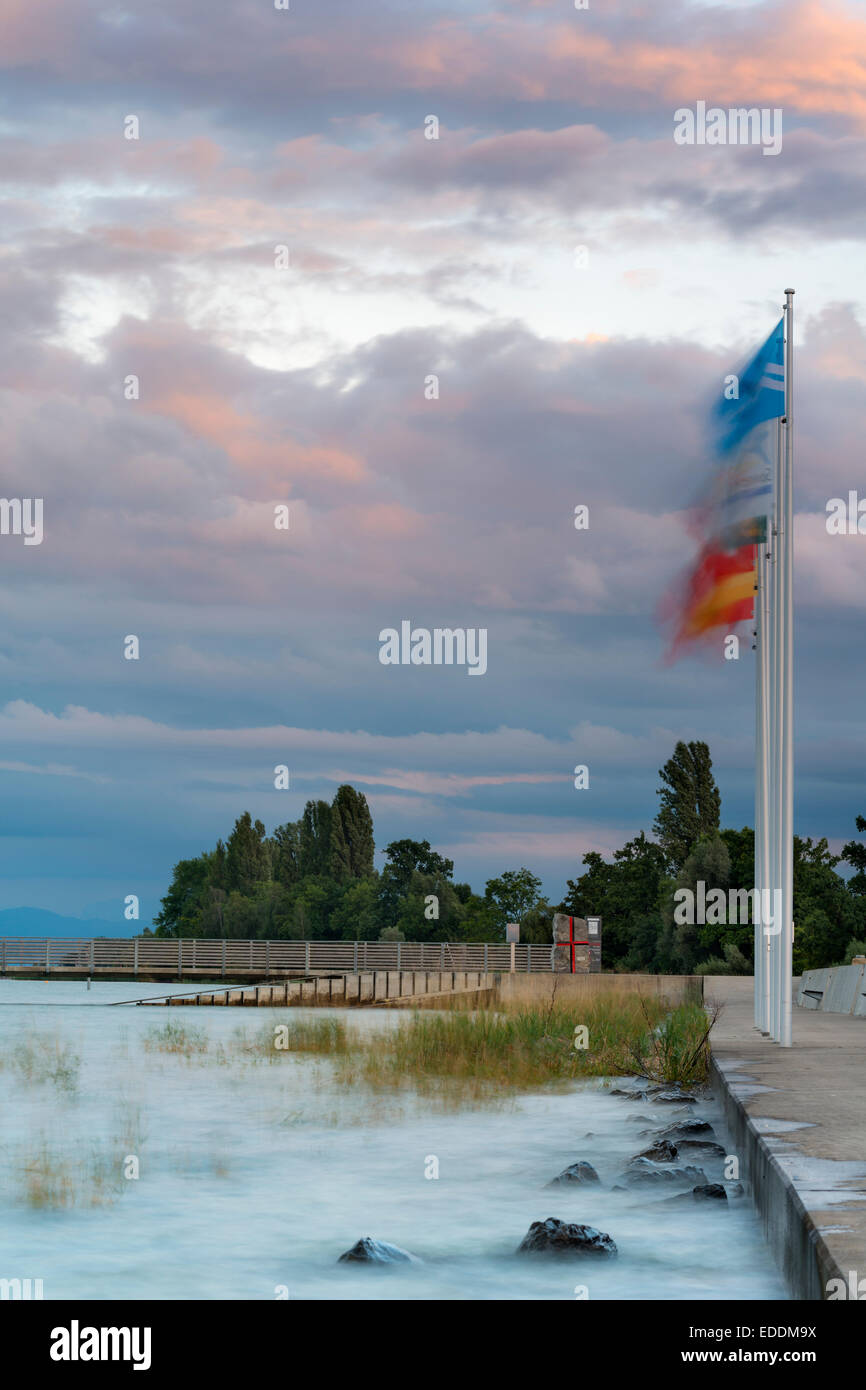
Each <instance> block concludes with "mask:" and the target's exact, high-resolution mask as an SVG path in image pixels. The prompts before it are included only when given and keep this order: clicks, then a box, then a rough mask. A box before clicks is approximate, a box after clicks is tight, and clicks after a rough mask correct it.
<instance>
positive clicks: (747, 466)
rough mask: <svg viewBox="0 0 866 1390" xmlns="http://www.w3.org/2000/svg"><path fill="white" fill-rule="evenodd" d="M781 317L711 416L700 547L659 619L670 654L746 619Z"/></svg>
mask: <svg viewBox="0 0 866 1390" xmlns="http://www.w3.org/2000/svg"><path fill="white" fill-rule="evenodd" d="M783 329H784V320H783V319H780V320H779V322H778V323H777V325H776V327H775V328H774V329H773V331H772V333H771V334H770V335H769V337H768V338H767V340H766V342H765V343H763V344H762V346H761V347H760V348H759V349H758V351H757V352H756V353H755V356H754V357H753V358H752V360H751V361H750V362H749V363H748V365H747V366H746V367H745V368H744V370H743V371H742V372H740V374H739V375H738V376H732V377H728V378H726V382H725V390H724V395H723V398H722V400H720V401H719V404H718V405H717V407H716V409H715V410H714V412H713V415H712V420H711V426H710V452H711V454H712V457H713V461H714V469H713V474H712V478H711V481H710V485H709V487H708V488H707V490H706V492H705V494H704V496H703V498H702V499H701V501H700V502H699V504H698V506H697V507H696V508H695V512H694V519H695V522H696V525H697V530H698V534H699V536H700V549H699V551H698V554H697V556H696V557H695V560H694V563H693V565H692V568H691V570H690V572H689V574H688V575H687V577H686V579H685V582H683V583H681V585H680V588H679V591H678V593H677V595H676V597H675V598H674V599H673V601H671V602H669V603H668V604H667V605H666V610H667V611H666V613H665V614H664V615H663V616H669V617H672V618H673V626H674V634H673V641H672V644H671V652H670V655H672V656H675V655H676V654H677V652H678V651H679V650H680V649H681V648H682V647H683V646H684V645H686V644H688V643H690V642H694V641H697V640H699V639H701V638H703V637H706V636H707V635H708V634H710V633H712V632H713V631H714V630H715V629H716V628H719V627H727V628H730V627H731V626H733V625H734V624H735V623H739V622H744V621H746V620H748V619H749V618H751V617H752V614H753V611H754V593H755V546H756V544H757V543H758V542H759V541H763V540H764V539H765V537H766V534H767V517H768V515H769V514H770V512H771V510H772V503H773V480H774V473H775V458H776V433H777V428H778V426H777V423H776V422H777V420H778V418H779V417H780V416H781V415H784V413H785V367H784V332H783Z"/></svg>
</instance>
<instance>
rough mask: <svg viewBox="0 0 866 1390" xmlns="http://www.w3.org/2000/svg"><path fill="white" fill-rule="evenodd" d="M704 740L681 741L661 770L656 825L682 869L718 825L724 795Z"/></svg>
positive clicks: (675, 865)
mask: <svg viewBox="0 0 866 1390" xmlns="http://www.w3.org/2000/svg"><path fill="white" fill-rule="evenodd" d="M712 768H713V763H712V759H711V757H710V750H709V748H708V746H707V745H706V744H705V743H683V742H679V743H678V744H677V746H676V748H675V749H674V753H673V757H671V758H668V760H667V762H666V763H665V765H664V767H663V768H660V769H659V777H661V779H662V784H663V785H662V786H661V787H659V789H658V795H659V797H660V798H661V807H660V809H659V813H658V815H657V816H656V819H655V822H654V824H653V829H654V831H655V832H656V835H657V836H658V838H659V842H660V844H661V846H662V849H663V850H664V851H665V854H666V855H667V857H668V859H669V861H670V863H671V865H672V866H673V868H674V869H675V870H679V869H681V868H682V866H683V865H684V864H685V862H686V859H687V858H688V856H689V853H690V851H691V850H692V848H693V846H694V845H696V844H697V842H698V840H699V839H700V838H701V837H702V836H703V835H711V834H713V833H714V832H715V831H717V830H718V828H719V816H720V812H721V804H722V802H721V797H720V795H719V789H718V787H717V786H716V783H715V779H714V777H713V772H712Z"/></svg>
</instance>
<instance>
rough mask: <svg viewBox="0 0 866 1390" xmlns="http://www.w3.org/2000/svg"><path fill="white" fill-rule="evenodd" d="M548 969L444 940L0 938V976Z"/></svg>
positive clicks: (478, 945)
mask: <svg viewBox="0 0 866 1390" xmlns="http://www.w3.org/2000/svg"><path fill="white" fill-rule="evenodd" d="M512 969H513V970H519V971H528V970H531V971H549V970H552V969H553V947H552V946H545V945H536V946H533V945H528V944H527V945H514V946H511V945H507V944H504V943H499V942H463V941H459V942H450V941H237V940H225V939H220V940H212V941H203V940H197V939H195V938H193V937H180V938H178V939H176V940H175V939H172V938H157V937H153V936H136V937H101V936H97V937H87V938H84V937H82V938H62V937H50V938H46V937H13V936H6V937H0V973H2V974H15V973H18V972H21V971H30V972H32V971H42V972H44V973H45V974H46V975H50V974H53V973H55V972H56V973H57V974H63V973H69V974H76V975H82V974H94V975H95V974H99V973H105V974H120V975H122V974H129V975H132V976H136V975H172V976H174V975H192V974H197V975H207V976H208V977H215V978H223V977H225V976H239V975H261V976H271V975H280V974H283V973H287V972H291V973H293V974H302V973H305V972H306V973H309V972H316V971H322V970H332V971H335V972H342V971H349V970H512Z"/></svg>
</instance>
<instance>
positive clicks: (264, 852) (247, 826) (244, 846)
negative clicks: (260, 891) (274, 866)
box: [225, 811, 271, 895]
mask: <svg viewBox="0 0 866 1390" xmlns="http://www.w3.org/2000/svg"><path fill="white" fill-rule="evenodd" d="M225 874H226V887H227V888H228V890H229V892H230V893H231V892H232V891H236V892H238V893H241V894H243V895H249V894H251V893H252V891H253V888H254V887H255V885H256V884H257V883H263V882H265V881H266V880H267V879H269V878H270V876H271V862H270V854H269V853H268V847H267V844H266V843H265V827H264V825H263V824H262V822H261V821H260V820H257V821H255V823H254V822H253V820H252V817H251V816H250V813H249V811H244V813H243V815H242V816H238V819H237V820H236V821H235V826H234V830H233V831H232V833H231V835H229V838H228V844H227V845H226V855H225Z"/></svg>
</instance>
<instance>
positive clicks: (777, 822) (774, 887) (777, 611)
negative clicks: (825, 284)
mask: <svg viewBox="0 0 866 1390" xmlns="http://www.w3.org/2000/svg"><path fill="white" fill-rule="evenodd" d="M781 441H782V426H781V425H780V424H777V426H776V446H777V447H776V476H775V480H774V487H773V551H772V566H773V592H772V599H771V619H770V626H771V631H772V638H771V654H770V682H769V724H770V765H769V772H770V786H769V801H770V885H769V886H770V897H771V901H772V904H773V907H772V911H773V927H772V935H770V936H768V937H767V943H768V946H769V951H768V969H769V991H768V993H769V1003H768V1014H767V1032H768V1033H769V1035H770V1037H771V1038H772V1039H773V1041H774V1042H776V1041H778V1037H779V1021H780V1019H779V1002H780V1001H779V994H780V990H779V985H780V978H779V975H780V972H779V933H780V929H781V921H780V915H779V914H780V909H779V903H780V901H781V899H780V896H779V892H778V890H779V889H780V888H781V873H782V842H781V834H780V832H781V799H780V797H781V772H782V768H781V756H780V749H781V738H780V730H781V724H782V704H781V667H782V660H781V638H782V631H781V629H782V603H781V575H782V564H781V548H782V534H781V533H782V482H783V479H782V448H781Z"/></svg>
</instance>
